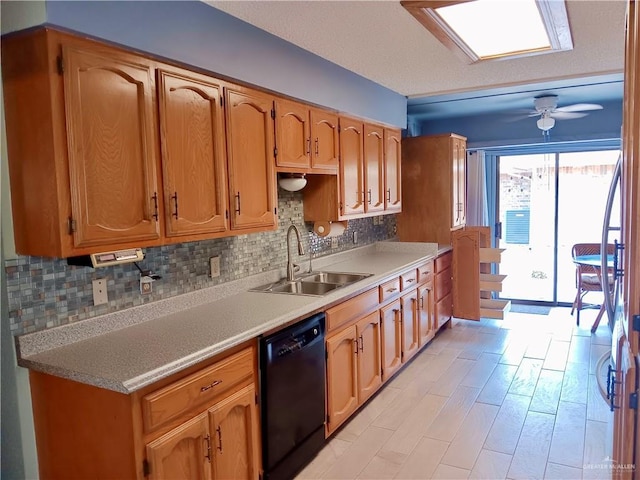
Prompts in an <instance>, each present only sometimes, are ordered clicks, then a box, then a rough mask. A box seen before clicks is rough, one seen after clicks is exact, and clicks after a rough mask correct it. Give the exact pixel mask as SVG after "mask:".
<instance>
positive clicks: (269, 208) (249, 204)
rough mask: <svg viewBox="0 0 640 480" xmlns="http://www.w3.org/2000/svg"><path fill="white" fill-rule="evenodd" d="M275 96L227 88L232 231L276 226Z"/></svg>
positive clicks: (231, 87)
mask: <svg viewBox="0 0 640 480" xmlns="http://www.w3.org/2000/svg"><path fill="white" fill-rule="evenodd" d="M272 112H273V98H272V97H271V96H270V95H267V94H264V93H261V92H258V91H255V90H251V89H248V88H243V87H235V86H230V87H226V88H225V113H226V128H227V130H226V131H227V162H228V168H229V203H230V210H231V228H232V230H246V231H252V230H253V231H255V230H266V229H269V228H271V229H275V228H276V179H275V170H274V168H275V167H274V165H275V159H274V153H275V152H274V126H273V118H272Z"/></svg>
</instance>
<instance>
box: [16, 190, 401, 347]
mask: <svg viewBox="0 0 640 480" xmlns="http://www.w3.org/2000/svg"><path fill="white" fill-rule="evenodd" d="M278 195H279V199H278V211H279V227H278V229H277V230H276V231H273V232H264V233H255V234H249V235H239V236H234V237H228V238H222V239H215V240H206V241H200V242H190V243H182V244H174V245H167V246H163V247H156V248H146V249H144V253H145V258H144V260H143V261H142V262H139V265H140V267H141V268H142V269H143V270H151V271H152V272H153V273H155V274H158V275H160V276H161V277H162V278H161V279H159V280H157V281H155V282H154V283H153V285H152V292H151V293H150V294H146V295H142V294H141V293H140V287H139V277H140V272H139V270H138V269H137V268H136V266H135V265H134V264H126V265H120V266H115V267H104V268H100V269H97V270H96V269H93V268H90V267H77V266H70V265H67V261H66V260H62V259H50V258H42V257H26V256H22V257H18V258H17V259H11V260H6V261H5V271H6V276H7V293H8V297H9V298H8V300H9V322H10V326H11V332H12V334H13V335H21V334H23V333H30V332H35V331H38V330H44V329H47V328H52V327H56V326H58V325H64V324H67V323H71V322H77V321H80V320H83V319H86V318H90V317H95V316H98V315H102V314H105V313H109V312H114V311H117V310H122V309H125V308H129V307H133V306H135V305H141V304H144V303H149V302H154V301H157V300H160V299H163V298H169V297H172V296H175V295H180V294H183V293H187V292H190V291H194V290H198V289H201V288H205V287H210V286H213V285H216V284H219V283H223V282H229V281H231V280H238V279H241V278H244V277H247V276H249V275H254V274H256V273H260V272H265V271H269V270H273V269H277V268H284V266H285V265H286V262H287V252H286V240H285V236H286V232H287V229H288V228H289V225H291V223H294V224H295V225H297V226H298V228H299V229H300V230H301V232H304V231H305V230H306V231H307V234H306V235H303V243H304V247H305V251H307V252H308V251H309V250H308V249H309V246H311V251H312V254H313V256H314V258H316V257H319V256H322V255H323V254H328V253H335V252H339V251H345V250H349V249H352V248H354V247H359V246H362V245H366V244H370V243H374V242H377V241H382V240H387V239H390V238H393V237H394V236H395V228H396V218H395V215H384V216H381V217H376V224H375V225H374V218H363V219H357V220H351V221H349V223H348V227H347V229H346V230H345V232H344V233H343V234H342V235H341V236H339V237H336V238H337V247H336V248H332V246H331V243H332V242H331V239H330V238H321V237H318V236H317V235H316V234H315V233H313V225H312V224H310V223H305V222H304V216H303V203H302V192H286V191H284V190H279V191H278ZM377 220H379V221H380V222H379V223H378V222H377ZM353 232H357V239H358V243H357V244H354V243H353ZM292 254H293V255H295V253H294V252H293V247H292ZM217 255H219V256H220V276H219V277H217V278H209V258H210V257H214V256H217ZM98 278H106V279H107V291H108V296H109V302H108V303H107V304H104V305H99V306H94V305H93V289H92V284H91V282H92V280H95V279H98Z"/></svg>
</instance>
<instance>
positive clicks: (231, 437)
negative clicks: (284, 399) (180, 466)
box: [185, 385, 260, 480]
mask: <svg viewBox="0 0 640 480" xmlns="http://www.w3.org/2000/svg"><path fill="white" fill-rule="evenodd" d="M209 413H210V419H211V450H212V452H213V453H212V455H213V478H215V479H216V480H234V479H238V478H243V479H254V480H257V478H258V475H259V473H260V459H259V455H260V453H259V451H258V435H259V433H258V432H259V430H258V414H257V407H256V392H255V388H254V386H253V385H248V386H246V387H245V388H243V389H242V390H240V391H238V392H236V393H234V394H233V395H230V396H229V397H227V398H225V399H224V400H222V401H221V402H219V403H217V404H216V405H214V406H213V408H211V409H210V410H209ZM185 478H187V477H185Z"/></svg>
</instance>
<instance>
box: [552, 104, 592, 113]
mask: <svg viewBox="0 0 640 480" xmlns="http://www.w3.org/2000/svg"><path fill="white" fill-rule="evenodd" d="M588 110H602V105H598V104H597V103H575V104H573V105H567V106H565V107H558V108H556V109H555V110H554V111H556V112H584V111H588Z"/></svg>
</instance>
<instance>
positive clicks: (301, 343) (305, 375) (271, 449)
mask: <svg viewBox="0 0 640 480" xmlns="http://www.w3.org/2000/svg"><path fill="white" fill-rule="evenodd" d="M324 363H325V347H324V313H319V314H317V315H314V316H312V317H310V318H308V319H305V320H303V321H301V322H299V323H296V324H295V325H292V326H291V327H288V328H286V329H285V330H281V331H279V332H277V333H275V334H273V335H271V336H268V337H263V338H262V339H261V340H260V392H261V393H260V399H261V404H260V411H261V416H262V462H263V468H264V473H265V479H269V480H280V479H282V480H290V479H292V478H293V477H294V475H295V474H296V473H297V472H298V471H299V470H300V469H302V467H304V466H305V465H306V464H307V463H308V462H309V460H311V458H313V456H314V455H315V454H316V453H317V452H318V451H319V450H320V449H321V448H322V446H323V445H324V420H325V405H324V402H325V398H324V397H325V395H324V391H325V387H324Z"/></svg>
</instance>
